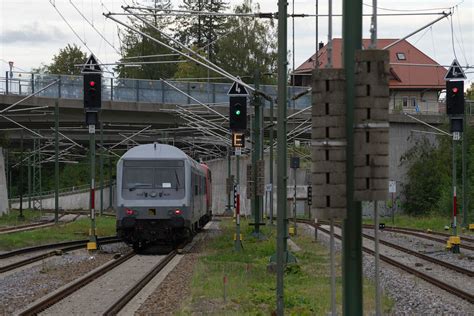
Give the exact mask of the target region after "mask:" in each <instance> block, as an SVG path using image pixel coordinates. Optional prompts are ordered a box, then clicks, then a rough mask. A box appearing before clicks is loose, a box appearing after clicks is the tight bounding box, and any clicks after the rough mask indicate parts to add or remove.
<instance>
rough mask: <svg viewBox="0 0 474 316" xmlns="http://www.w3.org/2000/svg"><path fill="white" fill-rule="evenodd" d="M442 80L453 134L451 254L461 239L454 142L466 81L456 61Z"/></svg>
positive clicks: (459, 128)
mask: <svg viewBox="0 0 474 316" xmlns="http://www.w3.org/2000/svg"><path fill="white" fill-rule="evenodd" d="M444 79H445V80H446V114H448V116H449V118H450V122H451V132H452V133H453V144H452V151H453V155H452V163H453V170H452V173H453V179H452V180H453V188H452V190H453V191H452V197H453V204H452V222H451V223H452V224H451V226H452V236H450V237H449V239H448V241H447V245H446V248H448V249H450V250H451V251H452V252H453V253H459V252H460V249H459V247H460V245H461V239H460V237H459V236H458V234H457V194H456V193H457V192H456V142H457V141H459V140H460V139H461V137H462V138H464V135H462V132H463V125H464V124H463V121H464V79H466V76H465V74H464V72H463V70H462V68H461V66H460V65H459V62H458V61H457V60H456V59H455V60H454V61H453V63H452V64H451V67H450V68H449V70H448V73H447V74H446V76H445V77H444ZM463 172H464V170H463ZM465 194H466V192H463V197H464V196H465ZM466 211H467V209H463V212H464V213H465V212H466ZM465 214H466V213H465Z"/></svg>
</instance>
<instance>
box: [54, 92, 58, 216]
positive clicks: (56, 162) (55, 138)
mask: <svg viewBox="0 0 474 316" xmlns="http://www.w3.org/2000/svg"><path fill="white" fill-rule="evenodd" d="M54 182H55V183H54V222H55V223H56V224H57V223H58V220H59V215H58V213H59V102H58V101H56V103H55V106H54Z"/></svg>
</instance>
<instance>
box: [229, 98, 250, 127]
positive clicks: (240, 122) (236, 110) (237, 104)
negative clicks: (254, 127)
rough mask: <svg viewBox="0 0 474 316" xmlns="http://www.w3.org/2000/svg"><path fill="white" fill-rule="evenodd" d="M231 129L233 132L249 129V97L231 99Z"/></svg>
mask: <svg viewBox="0 0 474 316" xmlns="http://www.w3.org/2000/svg"><path fill="white" fill-rule="evenodd" d="M229 127H230V129H231V130H232V131H245V130H246V129H247V97H241V96H239V97H230V99H229Z"/></svg>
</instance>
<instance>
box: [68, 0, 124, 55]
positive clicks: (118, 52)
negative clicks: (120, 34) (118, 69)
mask: <svg viewBox="0 0 474 316" xmlns="http://www.w3.org/2000/svg"><path fill="white" fill-rule="evenodd" d="M69 3H70V4H71V5H72V7H73V8H74V9H75V10H76V11H77V13H79V15H80V16H81V17H82V18H83V19H84V20H85V21H86V22H87V23H88V24H89V25H90V26H91V27H92V28H93V29H94V31H96V33H97V34H99V36H100V37H101V38H102V39H103V40H104V41H105V42H106V43H107V44H109V46H110V47H112V48H113V49H114V50H115V52H116V53H117V54H119V55H120V50H118V49H117V48H116V47H115V46H114V45H113V44H112V43H110V42H109V41H108V40H107V38H105V36H104V35H103V34H102V33H101V32H100V31H99V30H98V29H97V28H96V27H95V26H94V24H93V23H92V22H91V21H89V19H88V18H86V17H85V16H84V14H83V13H82V12H81V11H80V10H79V8H78V7H76V5H75V4H74V3H73V2H72V0H69Z"/></svg>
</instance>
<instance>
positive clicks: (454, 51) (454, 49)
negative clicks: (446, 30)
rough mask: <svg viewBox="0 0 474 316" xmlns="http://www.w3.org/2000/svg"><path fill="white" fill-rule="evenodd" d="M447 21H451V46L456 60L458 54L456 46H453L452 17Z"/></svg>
mask: <svg viewBox="0 0 474 316" xmlns="http://www.w3.org/2000/svg"><path fill="white" fill-rule="evenodd" d="M449 21H450V22H451V23H450V25H451V45H452V46H453V54H454V58H456V60H458V56H456V48H455V47H454V29H453V17H452V16H451V17H450V19H449Z"/></svg>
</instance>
